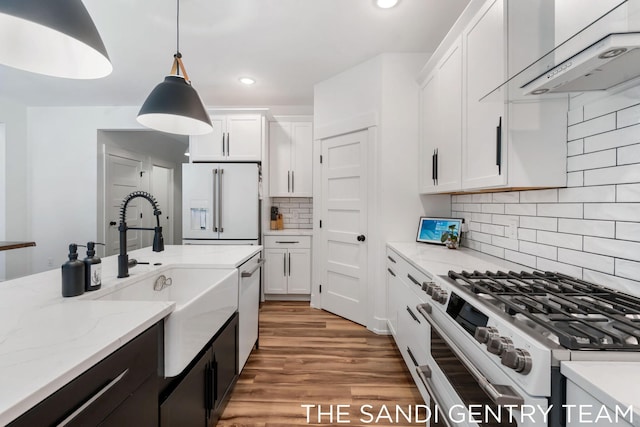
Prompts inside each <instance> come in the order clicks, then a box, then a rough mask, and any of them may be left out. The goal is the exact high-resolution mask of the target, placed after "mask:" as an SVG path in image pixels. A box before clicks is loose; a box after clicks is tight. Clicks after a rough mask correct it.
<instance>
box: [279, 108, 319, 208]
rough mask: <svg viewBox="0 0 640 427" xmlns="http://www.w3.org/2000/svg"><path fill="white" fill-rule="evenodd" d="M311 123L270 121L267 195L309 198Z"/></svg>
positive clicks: (311, 143) (309, 121)
mask: <svg viewBox="0 0 640 427" xmlns="http://www.w3.org/2000/svg"><path fill="white" fill-rule="evenodd" d="M312 151H313V123H312V121H311V118H307V119H306V120H305V121H290V120H287V119H284V120H278V121H274V122H269V195H270V196H271V197H311V196H312V192H313V188H312V186H311V179H312V172H311V165H312Z"/></svg>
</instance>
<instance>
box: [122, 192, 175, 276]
mask: <svg viewBox="0 0 640 427" xmlns="http://www.w3.org/2000/svg"><path fill="white" fill-rule="evenodd" d="M138 197H141V198H143V199H146V200H147V201H149V203H151V206H152V207H153V214H154V215H155V216H156V226H155V227H154V228H143V227H128V226H127V223H126V222H125V218H126V213H127V206H128V205H129V202H130V201H131V200H133V199H135V198H138ZM160 215H162V212H160V209H159V207H158V202H157V201H156V199H155V197H153V196H152V195H151V194H149V193H147V192H146V191H134V192H133V193H131V194H129V195H128V196H127V197H125V198H124V200H123V201H122V206H121V207H120V225H119V226H118V231H119V232H120V254H119V255H118V278H122V277H129V255H127V230H150V231H153V232H154V234H153V251H154V252H162V251H164V238H163V237H162V227H160Z"/></svg>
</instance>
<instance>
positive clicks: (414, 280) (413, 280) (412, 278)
mask: <svg viewBox="0 0 640 427" xmlns="http://www.w3.org/2000/svg"><path fill="white" fill-rule="evenodd" d="M407 277H408V278H409V280H411V281H412V282H413V283H415V284H416V285H418V286H420V283H419V282H418V281H417V280H416V279H415V278H414V277H413V276H412V275H410V274H407Z"/></svg>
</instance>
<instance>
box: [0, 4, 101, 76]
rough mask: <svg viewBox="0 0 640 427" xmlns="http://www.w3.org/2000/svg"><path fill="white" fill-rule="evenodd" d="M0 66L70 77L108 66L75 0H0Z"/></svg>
mask: <svg viewBox="0 0 640 427" xmlns="http://www.w3.org/2000/svg"><path fill="white" fill-rule="evenodd" d="M0 40H1V42H0V63H2V64H6V65H8V66H10V67H14V68H19V69H21V70H26V71H31V72H34V73H39V74H46V75H49V76H55V77H66V78H72V79H96V78H100V77H104V76H106V75H108V74H110V73H111V71H112V70H113V67H112V65H111V61H110V60H109V55H108V54H107V50H106V48H105V47H104V43H103V42H102V39H101V38H100V34H98V30H97V29H96V26H95V25H94V23H93V20H92V19H91V16H90V15H89V12H87V9H86V8H85V7H84V4H82V1H81V0H0Z"/></svg>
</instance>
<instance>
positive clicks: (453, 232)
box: [416, 216, 464, 246]
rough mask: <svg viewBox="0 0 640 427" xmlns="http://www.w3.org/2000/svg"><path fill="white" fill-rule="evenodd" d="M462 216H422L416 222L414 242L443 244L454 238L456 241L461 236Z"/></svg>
mask: <svg viewBox="0 0 640 427" xmlns="http://www.w3.org/2000/svg"><path fill="white" fill-rule="evenodd" d="M463 221H464V220H463V219H462V218H434V217H427V216H422V217H420V222H419V223H418V233H417V234H416V242H419V243H429V244H434V245H443V246H444V245H445V244H446V242H447V240H451V239H452V238H454V239H455V240H456V241H457V242H458V243H459V242H460V238H461V236H462V234H461V230H462V223H463Z"/></svg>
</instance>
